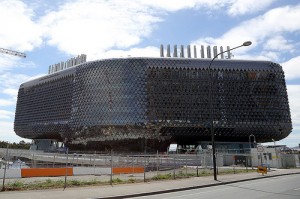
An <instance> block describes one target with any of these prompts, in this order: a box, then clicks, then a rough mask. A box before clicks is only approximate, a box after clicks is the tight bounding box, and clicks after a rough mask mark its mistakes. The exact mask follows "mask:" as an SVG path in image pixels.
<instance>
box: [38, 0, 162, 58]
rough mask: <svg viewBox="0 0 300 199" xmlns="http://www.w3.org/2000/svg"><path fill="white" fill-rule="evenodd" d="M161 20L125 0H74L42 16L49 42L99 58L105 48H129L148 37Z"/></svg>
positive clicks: (72, 51) (66, 49)
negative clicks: (74, 0) (155, 24)
mask: <svg viewBox="0 0 300 199" xmlns="http://www.w3.org/2000/svg"><path fill="white" fill-rule="evenodd" d="M159 21H160V19H159V18H158V17H156V16H153V15H151V13H150V12H149V10H148V9H147V8H146V7H139V5H138V4H136V3H135V2H134V1H133V2H128V1H126V2H125V1H124V2H123V1H100V2H99V1H92V0H90V1H82V0H79V1H76V2H72V3H71V2H69V3H66V4H64V5H62V6H61V7H60V8H59V10H57V11H53V12H51V13H49V14H48V15H46V16H44V17H43V18H42V19H41V24H42V25H43V26H44V27H45V29H46V30H47V35H46V36H47V38H48V44H49V45H53V46H57V47H58V48H59V49H60V50H61V51H64V52H67V53H69V54H73V55H76V54H81V53H83V52H84V53H86V54H88V55H89V57H97V58H99V57H102V54H103V52H104V51H107V50H111V49H117V50H122V49H124V48H128V47H131V46H133V45H136V44H138V43H140V42H141V39H142V38H144V37H147V36H149V34H150V33H151V31H152V30H153V28H154V26H153V24H154V23H157V22H159Z"/></svg>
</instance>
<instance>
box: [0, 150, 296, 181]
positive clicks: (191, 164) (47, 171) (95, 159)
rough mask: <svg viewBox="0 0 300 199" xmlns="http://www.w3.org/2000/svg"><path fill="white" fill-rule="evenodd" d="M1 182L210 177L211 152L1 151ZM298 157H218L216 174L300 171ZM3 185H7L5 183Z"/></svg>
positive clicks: (246, 155) (270, 155)
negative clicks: (87, 177)
mask: <svg viewBox="0 0 300 199" xmlns="http://www.w3.org/2000/svg"><path fill="white" fill-rule="evenodd" d="M0 158H1V161H0V168H1V169H0V179H3V181H4V180H5V178H7V179H11V178H28V177H51V176H65V177H66V178H67V176H80V175H94V176H103V178H105V179H106V180H107V181H109V183H113V179H115V178H121V177H122V178H126V179H131V180H132V179H133V180H135V181H149V180H153V179H154V180H155V179H156V178H164V177H165V178H173V179H175V178H184V177H191V176H203V175H211V174H212V172H213V169H212V167H213V166H212V152H211V151H209V150H207V151H202V152H201V153H196V154H165V153H163V154H160V153H156V154H145V153H141V154H134V153H129V154H125V153H122V154H120V153H114V152H113V151H111V152H110V153H101V152H97V151H95V152H94V153H89V154H84V153H80V154H79V153H72V154H69V153H44V152H42V151H30V150H15V149H8V148H7V149H3V148H2V149H0ZM299 158H300V157H299V154H283V153H274V154H273V153H271V152H270V153H269V152H266V153H258V152H255V151H251V154H241V153H224V152H222V153H218V152H217V153H216V160H217V161H216V163H217V172H218V173H219V174H222V173H228V172H232V173H236V172H237V171H240V170H243V171H244V172H248V171H253V170H255V169H256V167H257V166H258V165H264V166H267V167H268V169H271V168H294V167H299V166H300V165H299ZM3 184H4V183H3Z"/></svg>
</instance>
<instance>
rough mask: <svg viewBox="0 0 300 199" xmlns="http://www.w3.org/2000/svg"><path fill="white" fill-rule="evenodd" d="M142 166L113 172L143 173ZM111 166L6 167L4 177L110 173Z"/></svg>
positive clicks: (1, 173) (0, 174)
mask: <svg viewBox="0 0 300 199" xmlns="http://www.w3.org/2000/svg"><path fill="white" fill-rule="evenodd" d="M144 171H145V169H144V167H125V168H124V167H123V168H121V167H115V168H113V169H112V172H113V174H128V173H144ZM110 174H111V168H91V167H68V168H22V169H7V170H6V174H5V176H6V178H30V177H55V176H65V175H68V176H80V175H110ZM3 176H4V169H0V179H3Z"/></svg>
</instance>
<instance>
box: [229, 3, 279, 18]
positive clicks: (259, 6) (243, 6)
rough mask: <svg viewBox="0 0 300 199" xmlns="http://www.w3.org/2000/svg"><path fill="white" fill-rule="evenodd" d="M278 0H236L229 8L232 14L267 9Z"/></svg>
mask: <svg viewBox="0 0 300 199" xmlns="http://www.w3.org/2000/svg"><path fill="white" fill-rule="evenodd" d="M274 1H276V0H235V1H232V2H233V3H232V5H231V7H230V8H229V10H228V13H229V14H230V15H232V16H237V15H244V14H248V13H254V12H257V11H260V10H263V9H265V8H266V7H268V6H269V5H271V4H272V3H273V2H274Z"/></svg>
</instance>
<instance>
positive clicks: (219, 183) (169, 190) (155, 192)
mask: <svg viewBox="0 0 300 199" xmlns="http://www.w3.org/2000/svg"><path fill="white" fill-rule="evenodd" d="M295 174H300V172H294V173H285V174H277V175H272V176H264V177H256V178H251V179H242V180H234V181H230V182H221V181H217V182H216V183H213V184H206V185H199V186H193V187H183V188H176V189H168V190H162V191H153V192H146V193H136V194H128V195H118V196H108V197H99V198H95V199H104V198H106V199H122V198H132V197H142V196H150V195H157V194H164V193H172V192H177V191H187V190H192V189H200V188H206V187H215V186H220V185H227V184H234V183H238V182H246V181H253V180H259V179H264V178H274V177H278V176H288V175H295Z"/></svg>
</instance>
